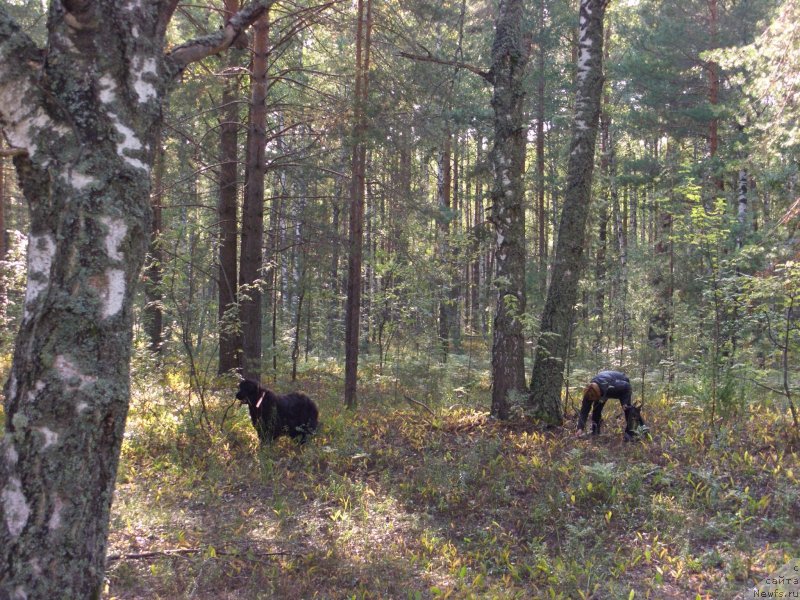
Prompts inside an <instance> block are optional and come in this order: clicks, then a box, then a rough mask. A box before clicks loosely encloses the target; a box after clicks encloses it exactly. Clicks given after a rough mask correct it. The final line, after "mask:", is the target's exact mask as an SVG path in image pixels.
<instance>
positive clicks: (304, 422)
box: [277, 392, 319, 442]
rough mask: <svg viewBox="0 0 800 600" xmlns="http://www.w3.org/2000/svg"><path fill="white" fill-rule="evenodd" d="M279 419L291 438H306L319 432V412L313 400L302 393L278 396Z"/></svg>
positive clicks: (302, 439) (303, 439)
mask: <svg viewBox="0 0 800 600" xmlns="http://www.w3.org/2000/svg"><path fill="white" fill-rule="evenodd" d="M277 405H278V417H279V421H280V422H281V424H282V425H283V427H284V430H285V431H286V433H287V434H289V436H291V437H293V438H294V437H298V436H300V437H301V441H303V442H304V441H305V440H306V437H307V436H308V435H310V434H313V433H315V432H316V430H317V426H318V424H319V410H318V409H317V405H316V404H315V403H314V401H313V400H311V398H309V397H308V396H306V395H305V394H303V393H301V392H292V393H291V394H286V395H284V396H278V402H277Z"/></svg>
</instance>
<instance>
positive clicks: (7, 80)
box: [0, 0, 265, 598]
mask: <svg viewBox="0 0 800 600" xmlns="http://www.w3.org/2000/svg"><path fill="white" fill-rule="evenodd" d="M175 6H176V2H174V1H173V0H170V1H168V2H167V1H162V2H151V3H148V4H144V3H142V2H140V1H139V0H133V1H130V2H112V1H110V0H101V1H98V2H86V1H82V0H63V1H56V0H54V1H53V2H52V4H51V5H50V9H49V15H48V26H47V30H48V42H47V53H46V54H45V52H43V51H42V50H41V49H39V48H37V47H36V45H35V44H34V43H33V41H32V40H31V39H30V38H29V37H28V36H27V35H26V34H25V33H24V32H22V31H21V29H20V28H19V26H18V25H17V24H16V23H15V22H14V21H13V19H12V18H11V17H9V15H8V14H7V13H6V12H5V11H4V10H3V9H2V8H0V127H2V128H3V130H4V131H5V133H6V135H7V137H8V139H9V141H10V143H11V144H12V146H13V147H14V148H15V149H16V150H17V151H18V152H17V156H16V157H15V160H14V163H15V167H16V169H17V176H18V179H19V181H20V183H21V186H22V190H23V193H24V195H25V198H26V200H27V201H28V205H29V208H30V232H29V237H28V240H29V246H28V284H27V291H26V296H25V301H24V303H25V305H24V314H23V318H22V323H21V326H20V330H19V333H18V335H17V342H16V347H15V351H14V359H13V363H12V367H11V374H10V377H9V380H8V382H7V384H6V387H5V396H6V405H5V412H6V425H5V435H4V436H3V438H2V440H0V598H97V597H99V595H100V591H101V585H102V581H103V572H104V566H105V565H104V561H105V551H106V536H107V533H108V518H109V509H110V506H111V499H112V495H113V490H114V479H115V476H116V471H117V465H118V462H119V450H120V445H121V442H122V434H123V430H124V427H125V418H126V415H127V412H128V402H129V397H130V385H129V372H130V368H129V367H130V356H131V325H132V313H133V311H132V304H133V298H134V286H135V283H136V281H137V280H138V278H139V272H140V270H141V267H142V263H143V261H144V257H145V252H146V250H147V241H148V238H149V232H150V220H151V210H150V205H149V191H150V170H151V166H152V162H153V155H154V149H155V142H156V138H157V132H158V131H159V129H160V125H161V106H162V102H163V100H164V98H165V96H166V93H167V89H168V86H169V84H170V83H171V82H172V81H173V80H174V78H175V76H176V75H177V74H178V73H179V72H180V71H181V70H182V69H183V68H184V67H185V66H186V65H187V64H188V63H189V62H192V61H194V60H199V59H201V58H203V57H205V56H208V55H210V54H213V53H216V52H219V51H221V50H224V49H226V48H227V47H228V46H229V45H230V44H231V43H232V42H233V40H234V39H235V38H236V37H237V36H238V35H239V33H240V32H241V31H242V29H243V28H244V27H245V26H247V25H249V23H251V22H252V20H253V19H254V18H256V17H257V16H258V15H259V14H261V13H262V12H263V11H264V10H265V7H264V6H262V5H251V6H250V7H248V8H247V9H244V10H243V11H241V12H240V13H239V14H238V15H237V16H236V17H234V18H233V19H232V20H231V22H230V23H229V24H228V25H227V26H226V27H224V28H222V29H220V30H219V31H217V32H216V33H214V34H213V35H211V36H207V37H205V38H201V39H199V40H195V41H193V42H189V43H187V44H184V45H181V46H178V47H177V48H175V49H174V50H172V51H171V52H170V53H169V54H166V55H165V54H164V32H165V30H166V27H167V23H168V22H169V20H170V18H171V16H172V13H173V11H174V10H175Z"/></svg>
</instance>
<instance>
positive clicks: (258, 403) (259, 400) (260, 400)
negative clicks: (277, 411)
mask: <svg viewBox="0 0 800 600" xmlns="http://www.w3.org/2000/svg"><path fill="white" fill-rule="evenodd" d="M266 393H267V392H261V395H260V396H259V397H258V402H256V408H258V407H259V406H261V403H262V402H263V401H264V395H265V394H266Z"/></svg>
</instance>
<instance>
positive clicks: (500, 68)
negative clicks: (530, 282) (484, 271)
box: [489, 0, 529, 419]
mask: <svg viewBox="0 0 800 600" xmlns="http://www.w3.org/2000/svg"><path fill="white" fill-rule="evenodd" d="M523 8H524V6H523V2H522V0H501V2H500V8H499V14H498V17H497V25H496V30H495V39H494V44H493V45H492V69H491V74H492V79H493V83H494V94H493V96H492V108H493V109H494V147H493V148H492V150H491V153H490V157H489V160H490V162H491V165H492V173H493V175H494V184H493V186H492V214H491V219H492V224H493V225H494V228H495V233H496V236H497V237H496V241H495V265H496V266H495V268H496V271H495V273H496V276H495V279H494V282H495V288H496V293H497V296H496V302H497V304H496V310H495V317H494V338H493V341H492V415H494V416H495V417H497V418H500V419H506V418H508V400H509V395H511V394H513V393H514V392H517V393H519V394H523V393H524V392H525V361H524V359H525V337H524V335H523V331H522V319H521V317H522V315H523V314H524V313H525V304H526V297H525V207H524V199H525V190H524V188H523V174H524V172H525V145H526V142H527V132H528V129H527V126H526V123H525V110H524V108H525V89H524V87H523V78H524V76H525V70H526V68H527V64H528V57H529V51H528V48H527V47H526V45H525V41H524V40H523V35H522V26H523V17H524V14H523Z"/></svg>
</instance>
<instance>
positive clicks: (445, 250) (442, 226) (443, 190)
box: [436, 132, 453, 362]
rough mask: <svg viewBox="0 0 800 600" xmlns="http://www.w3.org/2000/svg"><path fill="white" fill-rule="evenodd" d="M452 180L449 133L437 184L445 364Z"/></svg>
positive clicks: (441, 336)
mask: <svg viewBox="0 0 800 600" xmlns="http://www.w3.org/2000/svg"><path fill="white" fill-rule="evenodd" d="M451 181H452V180H451V135H450V133H449V132H448V133H445V141H444V144H443V146H442V149H441V151H440V152H439V160H438V166H437V185H436V204H437V205H438V207H439V216H438V219H437V225H438V232H437V234H438V237H437V241H436V254H437V260H438V264H439V277H440V278H441V279H440V285H439V347H440V349H441V351H442V359H443V360H444V361H445V362H447V356H448V354H449V353H450V342H451V330H452V326H453V323H452V321H453V314H452V313H453V311H452V306H451V291H452V286H453V281H452V273H451V265H450V220H451V215H452V211H451V207H450V202H451Z"/></svg>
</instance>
